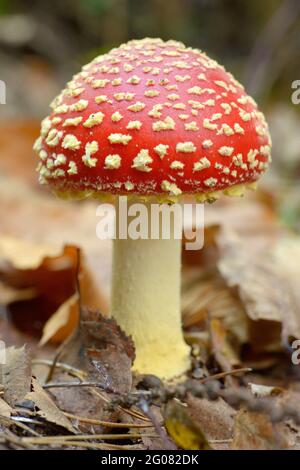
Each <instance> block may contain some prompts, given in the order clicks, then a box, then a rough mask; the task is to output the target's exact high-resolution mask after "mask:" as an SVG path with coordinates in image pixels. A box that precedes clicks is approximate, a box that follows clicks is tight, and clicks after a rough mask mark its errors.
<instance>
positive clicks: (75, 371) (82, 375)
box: [32, 359, 87, 380]
mask: <svg viewBox="0 0 300 470" xmlns="http://www.w3.org/2000/svg"><path fill="white" fill-rule="evenodd" d="M32 364H38V365H45V366H49V367H52V366H53V361H51V360H50V359H33V360H32ZM55 367H57V368H60V369H63V370H65V371H66V372H69V374H70V375H73V376H74V377H77V378H78V379H80V380H83V379H84V378H85V377H86V375H87V374H86V372H84V371H83V370H81V369H77V368H76V367H72V366H70V365H69V364H65V363H64V362H56V364H55Z"/></svg>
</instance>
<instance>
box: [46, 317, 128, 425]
mask: <svg viewBox="0 0 300 470" xmlns="http://www.w3.org/2000/svg"><path fill="white" fill-rule="evenodd" d="M81 316H82V318H81V322H80V328H79V329H78V331H77V334H76V335H74V336H73V337H72V340H71V341H69V342H68V344H67V347H66V348H65V349H64V350H63V351H62V354H61V355H60V356H59V361H60V362H64V363H67V364H70V365H72V366H74V367H77V368H79V369H80V370H83V371H85V372H86V373H87V376H86V378H85V380H87V381H90V382H93V383H95V382H97V383H101V384H102V386H104V388H105V387H107V388H109V389H114V390H117V391H118V392H119V393H128V392H129V391H130V390H131V388H132V372H131V366H132V363H133V360H134V346H133V342H132V340H131V338H129V337H127V336H126V335H125V333H123V331H122V330H121V329H120V328H119V327H118V325H117V324H116V322H115V321H114V320H112V319H108V318H105V317H103V316H101V314H99V313H98V312H91V311H88V310H85V309H83V310H82V312H81ZM53 380H55V381H63V382H66V381H68V380H74V379H72V378H70V376H68V375H66V374H57V373H56V374H55V376H54V377H53ZM51 393H52V395H54V396H55V400H56V402H57V403H58V404H59V407H60V408H61V409H63V410H65V411H68V412H70V413H73V414H77V415H81V416H83V415H84V416H88V417H92V418H94V417H95V416H98V417H99V419H105V414H106V413H107V411H106V410H105V409H104V405H105V401H103V398H101V396H103V392H101V391H100V390H99V391H98V390H95V389H92V388H91V389H89V388H87V387H84V388H83V387H73V388H63V389H59V388H53V389H51ZM101 417H102V418H101Z"/></svg>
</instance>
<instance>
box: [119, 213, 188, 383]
mask: <svg viewBox="0 0 300 470" xmlns="http://www.w3.org/2000/svg"><path fill="white" fill-rule="evenodd" d="M148 208H150V204H149V206H148ZM112 272H113V274H112V298H111V315H112V316H113V317H114V318H115V319H116V320H117V322H118V324H119V325H120V326H121V327H122V328H123V330H124V331H125V332H126V333H127V334H129V335H131V336H132V338H133V340H134V343H135V347H136V360H135V362H134V369H135V370H136V371H137V372H139V373H143V374H155V375H157V376H158V377H161V378H164V379H169V378H172V377H175V376H179V375H181V374H182V373H184V372H185V371H186V370H187V369H189V366H190V360H189V353H190V349H189V347H188V346H187V344H186V343H185V342H184V339H183V333H182V326H181V312H180V274H181V240H179V239H174V238H173V239H170V240H163V239H159V240H151V239H146V240H142V239H138V240H131V239H125V240H123V239H122V240H119V239H117V240H115V241H114V255H113V270H112Z"/></svg>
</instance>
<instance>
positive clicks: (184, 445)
mask: <svg viewBox="0 0 300 470" xmlns="http://www.w3.org/2000/svg"><path fill="white" fill-rule="evenodd" d="M164 416H165V427H166V429H167V431H168V433H169V435H170V436H171V438H172V439H173V440H174V442H175V443H176V444H177V445H178V447H180V449H184V450H210V446H209V444H208V442H207V439H206V437H205V435H204V433H203V431H202V428H201V427H200V426H199V425H198V423H196V422H195V421H193V420H192V419H191V418H190V417H189V414H188V411H187V409H186V408H185V407H184V406H183V405H181V404H180V403H178V402H177V401H170V402H168V403H167V405H166V407H165V411H164Z"/></svg>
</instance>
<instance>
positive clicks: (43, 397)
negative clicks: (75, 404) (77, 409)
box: [26, 377, 76, 433]
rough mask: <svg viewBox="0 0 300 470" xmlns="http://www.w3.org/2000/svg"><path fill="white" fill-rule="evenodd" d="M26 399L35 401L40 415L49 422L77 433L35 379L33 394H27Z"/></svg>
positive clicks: (33, 379) (33, 380)
mask: <svg viewBox="0 0 300 470" xmlns="http://www.w3.org/2000/svg"><path fill="white" fill-rule="evenodd" d="M26 399H27V400H31V401H33V403H34V404H35V405H36V406H37V407H38V409H39V410H38V414H39V415H40V416H42V417H43V418H45V419H46V420H47V421H49V422H50V423H54V424H56V425H58V426H61V427H63V428H65V429H67V430H68V431H70V432H71V433H76V431H75V429H74V427H73V426H72V424H71V422H70V421H69V420H68V418H67V417H66V416H65V415H64V414H63V412H62V411H61V410H60V409H59V408H58V407H57V406H56V404H55V403H54V401H53V400H52V398H51V397H50V396H49V394H48V393H47V392H46V391H45V390H44V389H43V388H42V387H41V385H40V384H39V383H38V381H37V380H36V379H35V378H34V377H33V378H32V392H29V393H27V395H26Z"/></svg>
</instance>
